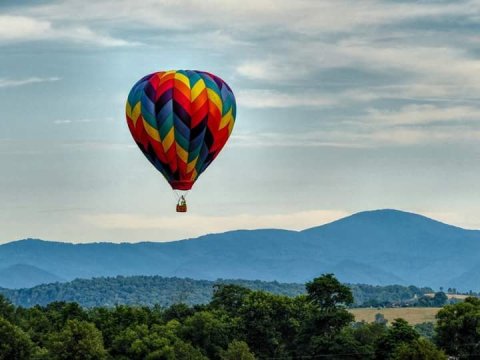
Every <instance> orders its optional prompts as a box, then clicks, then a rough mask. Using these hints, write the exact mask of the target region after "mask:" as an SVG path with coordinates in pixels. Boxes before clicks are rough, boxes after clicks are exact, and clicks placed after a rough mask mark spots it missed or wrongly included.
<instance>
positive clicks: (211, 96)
mask: <svg viewBox="0 0 480 360" xmlns="http://www.w3.org/2000/svg"><path fill="white" fill-rule="evenodd" d="M235 115H236V104H235V97H234V95H233V92H232V90H231V89H230V87H229V86H228V85H227V83H225V82H224V81H223V80H222V79H220V78H219V77H218V76H215V75H213V74H210V73H207V72H204V71H192V70H171V71H164V72H156V73H153V74H150V75H147V76H145V77H143V78H142V79H140V80H139V81H138V82H137V83H136V84H135V85H134V86H133V88H132V90H131V91H130V93H129V95H128V100H127V105H126V116H127V123H128V127H129V129H130V132H131V134H132V136H133V138H134V140H135V142H136V143H137V145H138V146H139V148H140V150H142V152H143V154H144V155H145V156H146V157H147V159H148V160H149V161H150V162H151V163H152V164H153V166H155V167H156V168H157V170H158V171H160V172H161V173H162V174H163V176H164V177H165V179H167V181H168V183H169V184H170V186H171V187H172V188H173V189H178V190H189V189H190V188H191V187H192V186H193V184H194V182H195V181H196V180H197V179H198V177H199V175H200V174H201V173H202V172H203V171H205V169H206V168H207V167H208V166H209V165H210V164H211V163H212V161H213V160H214V159H215V157H216V156H217V155H218V154H219V152H220V151H221V150H222V148H223V146H224V145H225V143H226V142H227V140H228V138H229V136H230V134H231V132H232V129H233V125H234V123H235Z"/></svg>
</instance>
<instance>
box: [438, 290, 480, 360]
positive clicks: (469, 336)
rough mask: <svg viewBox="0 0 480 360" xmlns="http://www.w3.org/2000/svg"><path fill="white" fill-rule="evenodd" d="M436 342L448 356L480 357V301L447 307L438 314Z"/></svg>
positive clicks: (473, 299) (473, 300)
mask: <svg viewBox="0 0 480 360" xmlns="http://www.w3.org/2000/svg"><path fill="white" fill-rule="evenodd" d="M436 332H437V336H436V342H437V344H438V345H439V346H440V347H441V348H443V349H444V350H445V351H446V352H447V354H448V355H452V356H458V357H460V358H465V359H466V358H472V357H478V356H480V347H479V346H478V344H479V343H480V299H478V298H473V297H468V298H466V299H465V301H464V302H462V303H458V304H454V305H447V306H445V307H444V308H443V309H442V310H440V311H439V312H438V314H437V327H436Z"/></svg>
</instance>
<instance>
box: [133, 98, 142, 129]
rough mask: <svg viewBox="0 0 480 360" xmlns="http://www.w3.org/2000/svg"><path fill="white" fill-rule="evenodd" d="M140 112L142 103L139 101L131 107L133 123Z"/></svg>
mask: <svg viewBox="0 0 480 360" xmlns="http://www.w3.org/2000/svg"><path fill="white" fill-rule="evenodd" d="M141 112H142V103H141V102H140V101H139V102H137V104H136V105H135V106H134V107H133V109H132V120H133V125H135V124H136V123H137V120H138V117H139V116H140V114H141Z"/></svg>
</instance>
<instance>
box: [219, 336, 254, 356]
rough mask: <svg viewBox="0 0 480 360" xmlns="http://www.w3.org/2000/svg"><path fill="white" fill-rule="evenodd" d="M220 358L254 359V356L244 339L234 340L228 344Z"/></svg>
mask: <svg viewBox="0 0 480 360" xmlns="http://www.w3.org/2000/svg"><path fill="white" fill-rule="evenodd" d="M220 358H221V359H222V360H255V356H254V355H253V353H252V352H251V351H250V349H249V347H248V345H247V343H246V342H244V341H238V340H234V341H232V342H231V343H230V344H228V348H227V350H224V351H223V352H222V353H221V355H220Z"/></svg>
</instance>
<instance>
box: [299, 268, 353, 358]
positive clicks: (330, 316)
mask: <svg viewBox="0 0 480 360" xmlns="http://www.w3.org/2000/svg"><path fill="white" fill-rule="evenodd" d="M306 287H307V296H306V297H305V300H306V301H307V302H308V306H307V307H305V317H304V318H303V319H302V323H301V329H300V331H299V335H298V338H297V350H296V351H297V353H298V354H297V355H299V356H300V355H303V354H306V355H309V356H317V355H321V354H323V353H330V352H332V347H334V346H335V338H336V336H337V335H338V334H339V333H340V331H341V330H342V329H343V328H344V327H345V326H347V325H348V324H350V323H352V322H353V320H354V316H353V315H352V314H351V313H349V312H348V311H346V310H345V309H344V306H345V305H350V304H352V303H353V295H352V291H351V290H350V288H349V287H347V286H345V285H342V284H341V283H340V282H339V281H338V280H337V279H336V278H335V277H334V276H333V275H332V274H326V275H323V276H321V277H318V278H316V279H314V280H313V281H312V282H309V283H307V284H306Z"/></svg>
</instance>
